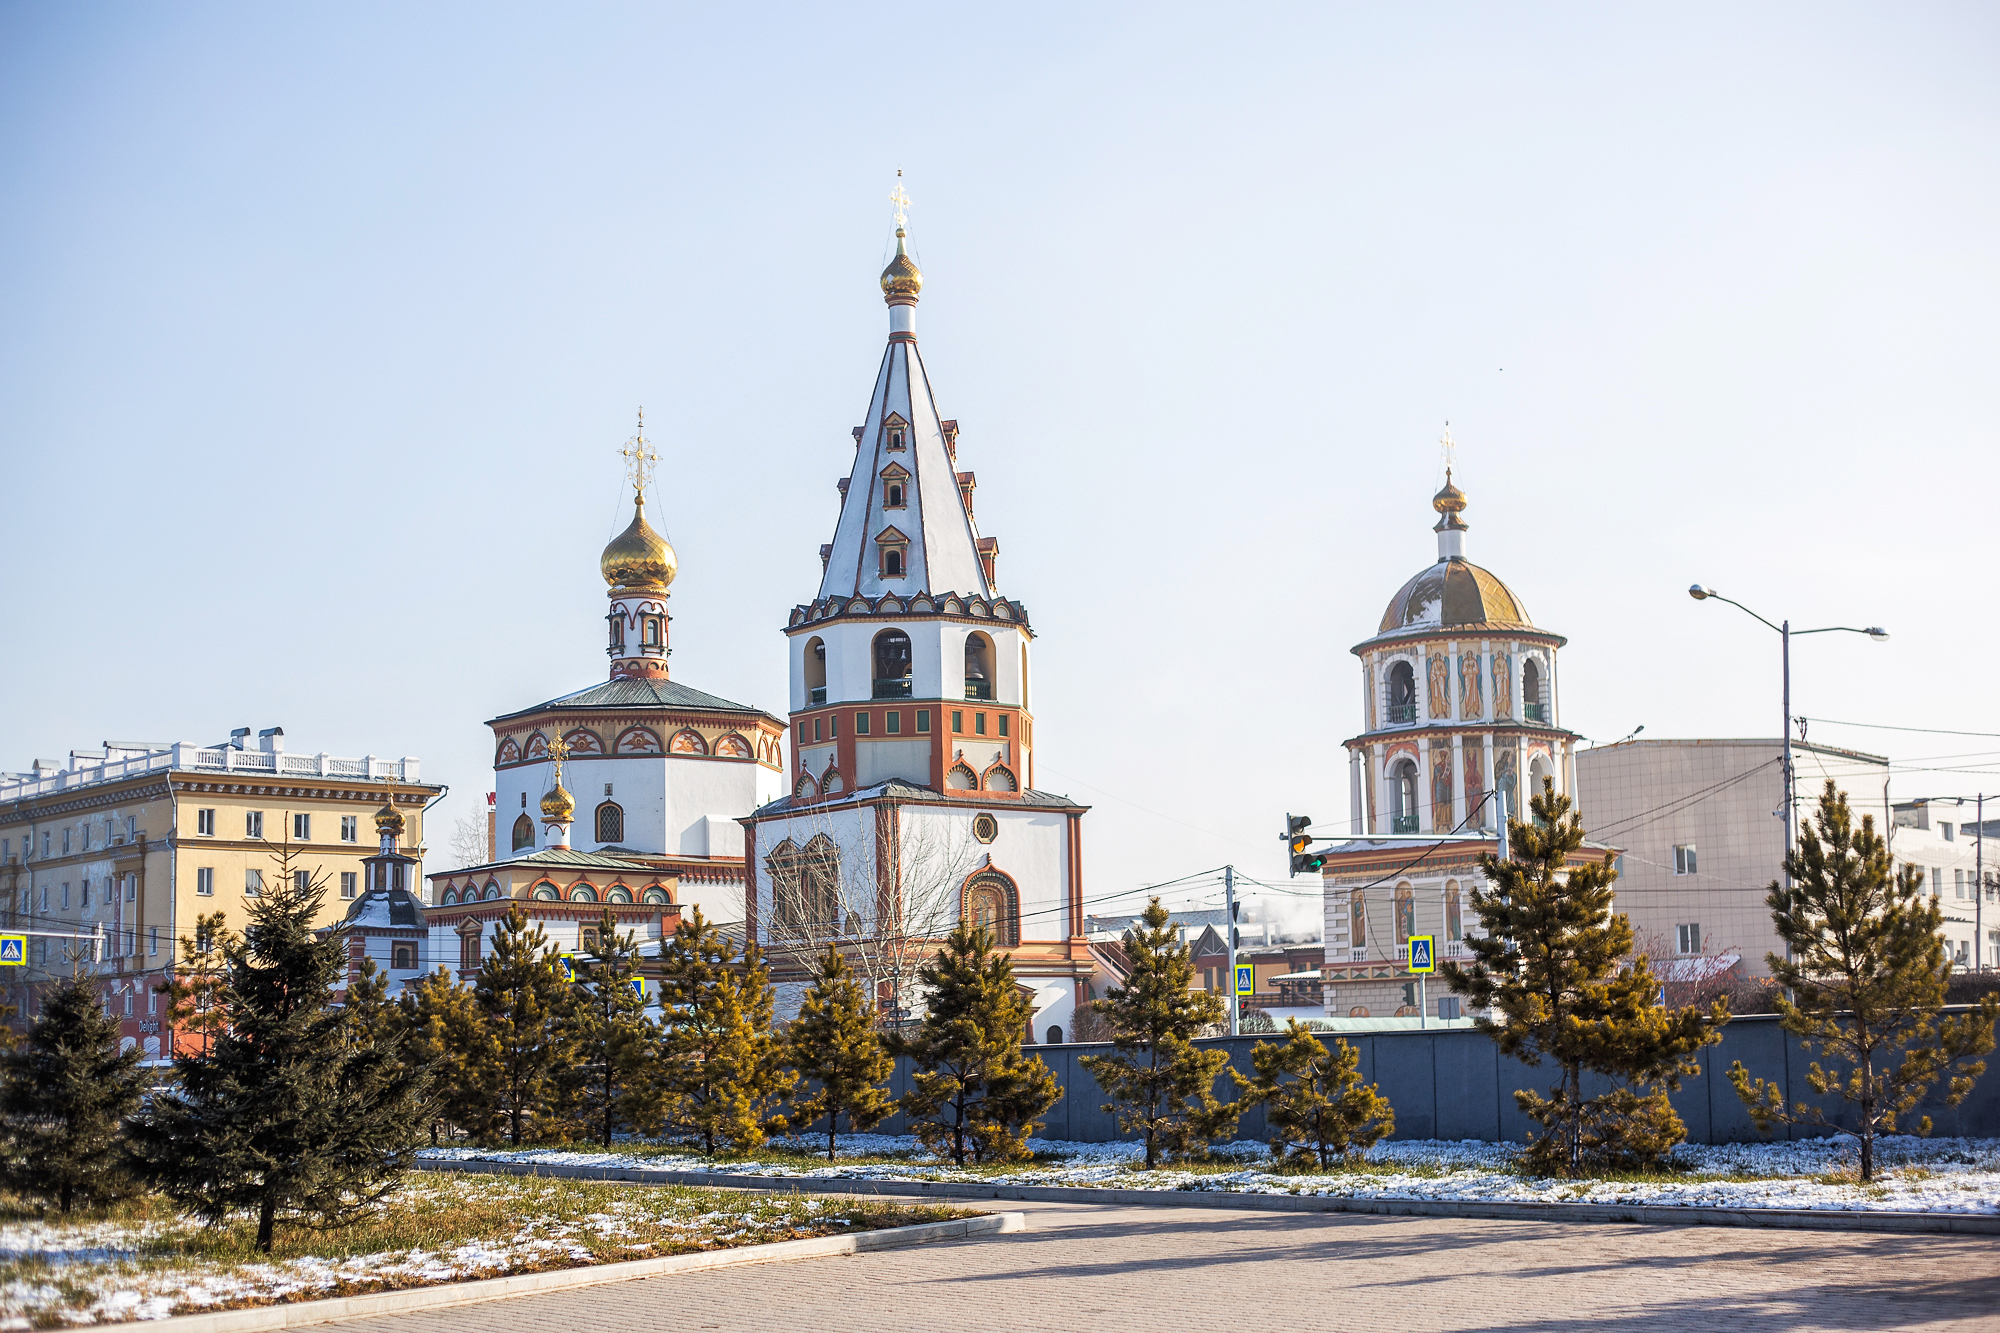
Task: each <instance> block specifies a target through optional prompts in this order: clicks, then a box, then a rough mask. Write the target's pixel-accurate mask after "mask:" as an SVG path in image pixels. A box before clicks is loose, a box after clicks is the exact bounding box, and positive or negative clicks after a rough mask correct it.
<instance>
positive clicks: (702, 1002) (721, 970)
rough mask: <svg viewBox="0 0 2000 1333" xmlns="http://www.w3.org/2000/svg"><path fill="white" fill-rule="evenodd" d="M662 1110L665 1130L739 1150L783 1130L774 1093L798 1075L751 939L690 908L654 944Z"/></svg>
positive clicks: (786, 1089)
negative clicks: (738, 938)
mask: <svg viewBox="0 0 2000 1333" xmlns="http://www.w3.org/2000/svg"><path fill="white" fill-rule="evenodd" d="M660 964H661V976H660V1042H659V1071H660V1072H659V1079H660V1082H659V1088H660V1095H661V1103H660V1115H661V1117H662V1120H663V1122H664V1124H665V1127H666V1128H667V1130H668V1131H669V1132H670V1133H674V1134H679V1135H683V1136H686V1137H689V1138H695V1139H699V1140H700V1141H701V1145H702V1149H703V1151H705V1152H709V1153H713V1152H715V1151H716V1148H717V1146H718V1145H721V1144H727V1145H728V1146H729V1147H730V1148H731V1149H732V1150H734V1151H736V1152H748V1151H750V1150H751V1149H753V1148H757V1147H760V1146H762V1144H763V1143H764V1140H765V1139H766V1138H768V1137H769V1136H770V1135H771V1134H773V1133H782V1132H783V1131H784V1129H785V1127H786V1121H785V1117H784V1116H783V1115H781V1114H780V1113H779V1112H778V1109H777V1108H778V1106H779V1104H780V1102H781V1101H782V1100H783V1099H784V1098H785V1097H786V1096H787V1094H789V1093H790V1092H791V1090H792V1088H793V1086H794V1085H795V1084H796V1083H797V1082H798V1076H797V1075H796V1074H794V1073H793V1072H792V1071H791V1070H789V1069H787V1068H785V1046H784V1043H783V1042H782V1041H781V1040H780V1039H779V1038H778V1036H777V1034H775V1033H774V1032H772V1030H771V1020H772V1014H773V1011H774V1009H775V1007H776V1002H777V1001H776V996H775V995H773V994H772V991H771V974H770V972H769V971H767V970H766V969H765V967H764V961H763V959H762V957H760V956H759V954H758V952H757V946H756V945H755V944H754V943H753V944H751V945H749V946H748V947H747V948H746V949H745V950H744V954H743V959H742V962H741V963H740V964H738V963H737V962H736V946H735V945H734V944H733V943H731V942H730V940H729V939H728V938H727V937H726V936H724V935H723V934H722V932H720V931H718V930H717V929H716V928H715V925H714V923H713V922H711V921H709V920H708V919H707V918H706V917H704V916H702V914H701V909H700V908H699V907H697V908H695V909H694V911H693V915H692V916H688V917H683V918H682V919H681V923H680V926H679V927H678V928H677V929H676V930H675V931H674V936H673V938H672V939H671V940H669V941H667V943H666V946H665V947H664V948H663V949H662V950H661V951H660Z"/></svg>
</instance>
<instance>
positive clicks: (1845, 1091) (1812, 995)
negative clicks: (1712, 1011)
mask: <svg viewBox="0 0 2000 1333" xmlns="http://www.w3.org/2000/svg"><path fill="white" fill-rule="evenodd" d="M1785 873H1786V874H1787V875H1789V876H1790V877H1791V880H1792V886H1791V887H1790V888H1786V887H1785V886H1784V885H1783V884H1781V883H1779V882H1777V881H1775V880H1774V881H1773V882H1772V884H1771V887H1770V891H1769V892H1768V893H1767V894H1766V895H1765V898H1764V901H1765V902H1767V903H1769V904H1770V905H1771V919H1772V921H1773V922H1774V923H1775V924H1776V925H1777V928H1778V935H1779V938H1781V939H1783V940H1784V941H1785V945H1786V949H1787V956H1785V957H1780V956H1779V955H1777V954H1775V953H1773V954H1767V955H1766V956H1765V961H1766V962H1767V963H1769V964H1770V968H1771V975H1772V976H1773V977H1774V978H1775V979H1776V980H1777V981H1778V983H1779V984H1780V985H1782V986H1784V987H1785V988H1786V989H1788V990H1789V991H1790V992H1791V997H1792V998H1791V999H1789V1000H1786V999H1782V998H1781V999H1779V1000H1778V1002H1777V1004H1778V1013H1779V1014H1780V1015H1781V1018H1780V1021H1781V1022H1782V1023H1783V1024H1784V1026H1785V1029H1786V1031H1788V1032H1792V1033H1796V1034H1797V1035H1798V1036H1800V1037H1802V1038H1804V1041H1803V1042H1802V1044H1803V1045H1804V1046H1806V1047H1807V1048H1808V1049H1810V1048H1811V1047H1812V1046H1815V1045H1817V1046H1818V1047H1819V1049H1820V1054H1821V1056H1822V1058H1825V1059H1828V1060H1829V1061H1830V1062H1834V1068H1833V1069H1832V1070H1828V1069H1827V1068H1825V1067H1824V1066H1822V1065H1821V1064H1820V1063H1819V1062H1818V1061H1814V1062H1813V1065H1812V1067H1811V1068H1810V1069H1809V1070H1808V1071H1807V1073H1806V1082H1807V1084H1808V1085H1809V1086H1810V1087H1811V1088H1812V1090H1813V1091H1814V1092H1815V1093H1817V1094H1819V1095H1820V1096H1822V1097H1828V1096H1832V1097H1838V1098H1839V1099H1840V1100H1841V1101H1843V1102H1845V1103H1847V1104H1848V1105H1849V1106H1851V1107H1853V1108H1854V1111H1855V1118H1856V1120H1858V1121H1859V1124H1858V1126H1857V1127H1856V1128H1855V1130H1854V1131H1852V1132H1855V1133H1856V1134H1857V1135H1858V1137H1859V1138H1860V1140H1861V1179H1862V1180H1863V1181H1868V1180H1872V1179H1874V1176H1875V1140H1876V1138H1877V1137H1878V1136H1880V1135H1882V1134H1893V1133H1895V1132H1896V1131H1897V1130H1898V1129H1899V1128H1902V1127H1903V1124H1904V1121H1903V1117H1905V1116H1907V1115H1908V1114H1909V1113H1910V1112H1912V1111H1914V1110H1915V1109H1916V1107H1917V1105H1918V1103H1919V1102H1921V1101H1922V1100H1923V1099H1924V1095H1925V1094H1926V1093H1927V1092H1928V1091H1929V1090H1930V1089H1931V1088H1932V1087H1933V1086H1934V1085H1935V1084H1937V1082H1938V1081H1939V1080H1941V1079H1942V1080H1946V1082H1945V1085H1944V1096H1943V1101H1944V1104H1945V1105H1947V1106H1956V1105H1957V1104H1958V1103H1959V1102H1961V1101H1963V1100H1964V1099H1965V1095H1966V1094H1967V1093H1969V1092H1971V1091H1972V1084H1973V1080H1975V1079H1977V1078H1978V1077H1979V1076H1980V1075H1981V1074H1983V1073H1985V1072H1986V1062H1985V1061H1984V1060H1982V1059H1979V1058H1978V1057H1980V1056H1983V1055H1985V1054H1986V1053H1987V1052H1988V1051H1991V1050H1992V1049H1993V1030H1994V1024H1995V1022H1996V1020H2000V997H1996V996H1993V995H1987V996H1985V997H1984V998H1983V999H1982V1000H1981V1002H1980V1005H1979V1008H1978V1009H1977V1010H1975V1011H1974V1012H1972V1013H1968V1014H1960V1015H1958V1016H1956V1017H1953V1018H1944V1017H1942V1015H1941V1012H1940V1011H1941V1010H1942V1009H1943V1008H1944V1002H1945V983H1946V982H1947V980H1948V979H1949V978H1950V975H1951V963H1950V960H1949V959H1948V958H1946V956H1945V952H1944V937H1943V936H1942V935H1941V934H1939V932H1938V927H1939V926H1940V925H1941V924H1942V922H1943V912H1942V911H1941V910H1940V908H1939V906H1938V904H1937V902H1936V901H1935V900H1933V899H1932V898H1930V897H1929V896H1928V895H1927V894H1926V893H1925V892H1924V872H1923V870H1922V868H1921V867H1919V866H1909V865H1906V866H1904V867H1903V868H1902V869H1901V870H1900V871H1898V870H1896V869H1895V867H1894V862H1893V861H1892V860H1891V859H1890V856H1889V847H1888V844H1887V843H1886V842H1885V841H1884V840H1883V838H1882V837H1881V835H1879V834H1878V833H1876V832H1875V821H1874V819H1873V817H1872V816H1869V815H1863V816H1862V817H1861V827H1860V828H1858V829H1857V828H1856V827H1855V826H1854V816H1853V814H1852V812H1851V811H1849V809H1848V807H1847V796H1846V794H1845V793H1843V792H1841V791H1839V790H1837V789H1836V788H1835V787H1834V785H1833V783H1832V781H1831V780H1829V781H1828V782H1827V784H1826V789H1825V791H1824V792H1822V793H1821V795H1820V802H1819V813H1818V815H1816V816H1815V817H1814V819H1813V822H1812V823H1811V824H1808V825H1807V826H1806V827H1805V828H1803V829H1801V830H1800V832H1799V844H1798V847H1797V848H1796V849H1795V850H1794V851H1793V852H1792V854H1791V855H1790V856H1789V857H1787V858H1786V860H1785ZM1729 1081H1730V1082H1731V1083H1732V1084H1733V1085H1734V1086H1735V1088H1736V1095H1737V1096H1739V1097H1741V1098H1742V1099H1743V1101H1744V1103H1745V1105H1747V1106H1748V1107H1749V1110H1750V1116H1751V1118H1752V1119H1753V1120H1755V1121H1756V1123H1757V1127H1758V1128H1759V1129H1768V1128H1769V1127H1770V1126H1772V1125H1773V1124H1780V1123H1785V1124H1795V1125H1829V1126H1835V1127H1839V1128H1843V1129H1845V1128H1847V1125H1846V1124H1845V1123H1844V1122H1843V1121H1842V1120H1840V1119H1838V1118H1834V1117H1829V1116H1827V1115H1826V1114H1825V1113H1824V1112H1822V1111H1821V1110H1820V1109H1819V1108H1818V1107H1815V1106H1810V1105H1807V1104H1806V1103H1804V1102H1795V1103H1793V1104H1792V1105H1791V1106H1790V1107H1789V1108H1788V1107H1786V1105H1785V1099H1784V1090H1783V1088H1782V1086H1781V1085H1780V1084H1777V1083H1766V1082H1765V1081H1764V1080H1763V1079H1756V1080H1754V1081H1753V1080H1752V1079H1751V1077H1750V1074H1749V1071H1748V1070H1746V1069H1745V1068H1744V1067H1743V1062H1742V1061H1741V1060H1738V1061H1737V1062H1736V1063H1735V1064H1733V1065H1731V1066H1730V1069H1729ZM1910 1128H1913V1129H1915V1131H1916V1132H1917V1133H1919V1134H1928V1133H1930V1131H1931V1122H1930V1117H1928V1116H1925V1117H1923V1118H1922V1119H1920V1120H1919V1121H1917V1123H1916V1124H1915V1125H1913V1126H1910Z"/></svg>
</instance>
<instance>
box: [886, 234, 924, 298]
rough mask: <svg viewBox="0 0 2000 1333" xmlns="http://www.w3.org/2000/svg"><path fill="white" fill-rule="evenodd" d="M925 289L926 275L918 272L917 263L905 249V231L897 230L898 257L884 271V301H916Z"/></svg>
mask: <svg viewBox="0 0 2000 1333" xmlns="http://www.w3.org/2000/svg"><path fill="white" fill-rule="evenodd" d="M923 289H924V275H923V274H922V273H920V272H918V271H917V265H916V261H914V260H912V259H911V258H910V256H909V252H908V251H907V250H905V249H904V248H903V229H902V228H901V227H898V228H896V257H895V258H894V259H892V260H890V261H889V267H887V268H885V269H883V270H882V299H883V300H885V301H898V300H903V301H914V300H916V299H917V293H918V292H921V291H922V290H923Z"/></svg>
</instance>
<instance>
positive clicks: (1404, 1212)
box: [417, 1159, 2000, 1236]
mask: <svg viewBox="0 0 2000 1333" xmlns="http://www.w3.org/2000/svg"><path fill="white" fill-rule="evenodd" d="M417 1169H418V1170H420V1171H476V1172H486V1173H492V1174H501V1175H517V1176H519V1175H539V1176H559V1177H567V1178H569V1179H573V1180H621V1181H626V1182H628V1183H631V1184H635V1185H707V1186H716V1187H719V1188H723V1189H752V1190H782V1189H791V1190H811V1191H812V1192H814V1193H816V1194H895V1195H906V1196H914V1197H917V1198H938V1199H944V1198H949V1199H953V1200H971V1199H1003V1200H1011V1201H1016V1202H1022V1203H1086V1204H1117V1205H1120V1206H1124V1207H1154V1208H1162V1207H1164V1208H1223V1209H1241V1210H1245V1211H1266V1212H1297V1213H1367V1214H1373V1215H1376V1216H1386V1217H1476V1218H1485V1219H1491V1220H1495V1221H1506V1222H1586V1223H1605V1222H1627V1223H1636V1224H1638V1225H1642V1226H1681V1227H1685V1226H1697V1227H1770V1228H1777V1229H1781V1230H1788V1231H1887V1232H1894V1233H1898V1234H1902V1235H1960V1236H2000V1213H1915V1212H1890V1211H1881V1210H1878V1211H1864V1210H1860V1209H1855V1210H1851V1211H1834V1210H1832V1209H1815V1208H1720V1207H1696V1206H1686V1207H1684V1206H1680V1205H1675V1204H1644V1203H1632V1204H1626V1203H1527V1202H1512V1201H1508V1200H1501V1199H1484V1200H1476V1201H1475V1200H1466V1201H1456V1200H1452V1201H1447V1200H1442V1199H1379V1198H1377V1199H1367V1198H1350V1197H1344V1196H1341V1195H1333V1194H1251V1193H1247V1192H1230V1191H1224V1190H1123V1189H1101V1188H1084V1187H1072V1186H1063V1185H992V1184H987V1183H985V1182H982V1181H977V1180H951V1181H930V1180H869V1179H861V1178H854V1177H846V1176H748V1175H730V1174H727V1173H724V1172H717V1171H665V1170H658V1169H653V1168H648V1167H614V1166H557V1165H553V1164H544V1163H540V1162H491V1161H479V1160H476V1159H475V1160H438V1159H419V1161H418V1162H417Z"/></svg>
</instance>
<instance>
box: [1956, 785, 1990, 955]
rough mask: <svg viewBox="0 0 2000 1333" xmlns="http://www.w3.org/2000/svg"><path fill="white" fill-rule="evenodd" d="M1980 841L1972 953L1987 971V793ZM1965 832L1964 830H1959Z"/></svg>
mask: <svg viewBox="0 0 2000 1333" xmlns="http://www.w3.org/2000/svg"><path fill="white" fill-rule="evenodd" d="M1974 808H1975V809H1977V810H1978V811H1979V814H1978V816H1977V818H1978V820H1979V841H1977V842H1975V843H1973V844H1972V952H1973V955H1974V956H1975V957H1977V958H1978V959H1979V970H1980V971H1981V972H1984V971H1985V970H1986V915H1985V907H1986V793H1985V792H1981V793H1979V804H1978V805H1977V806H1975V807H1974ZM1959 831H1960V832H1964V830H1963V829H1961V830H1959Z"/></svg>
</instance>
